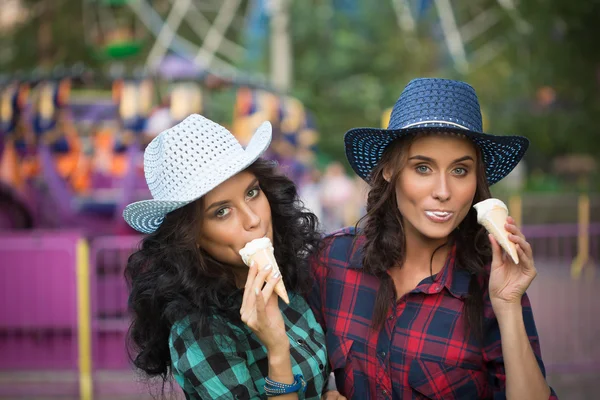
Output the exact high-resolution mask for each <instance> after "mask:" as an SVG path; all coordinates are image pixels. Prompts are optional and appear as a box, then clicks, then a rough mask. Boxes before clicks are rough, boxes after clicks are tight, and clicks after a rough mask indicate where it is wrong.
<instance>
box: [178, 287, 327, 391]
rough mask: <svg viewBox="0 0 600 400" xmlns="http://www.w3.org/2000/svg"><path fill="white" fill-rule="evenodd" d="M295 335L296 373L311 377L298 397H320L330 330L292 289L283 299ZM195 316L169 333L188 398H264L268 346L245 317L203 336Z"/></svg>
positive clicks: (292, 343) (292, 342) (292, 347)
mask: <svg viewBox="0 0 600 400" xmlns="http://www.w3.org/2000/svg"><path fill="white" fill-rule="evenodd" d="M279 307H280V309H281V312H282V315H283V319H284V321H285V325H286V327H287V335H288V337H289V339H290V353H291V360H292V372H293V373H294V375H295V374H302V375H303V376H304V379H305V380H306V383H307V387H306V392H305V393H302V392H300V393H298V394H299V398H300V399H302V398H305V399H319V398H320V396H321V393H322V392H323V390H324V388H325V386H326V384H327V378H328V376H329V367H328V364H327V350H326V348H325V335H324V334H323V329H322V328H321V326H320V325H319V323H318V322H317V321H316V320H315V317H314V315H313V313H312V311H311V310H310V308H309V306H308V304H307V303H306V301H305V300H304V298H302V297H301V296H299V295H295V294H292V293H290V304H289V305H286V304H285V303H283V302H282V301H280V302H279ZM194 322H195V321H194V319H193V317H186V318H184V319H183V320H181V321H178V322H176V323H175V324H173V327H172V328H171V335H170V337H169V347H170V349H171V360H172V366H173V375H174V377H175V380H176V381H177V383H179V385H180V386H181V387H182V388H183V391H184V393H185V396H186V398H187V399H206V400H209V399H210V400H225V399H263V398H266V395H265V391H264V388H263V386H264V384H265V377H266V376H267V375H268V372H269V366H268V360H267V351H266V348H265V347H264V346H263V345H262V344H261V343H260V341H259V340H258V338H257V337H256V335H254V333H252V331H251V330H250V329H249V328H248V327H247V326H246V325H245V324H244V323H243V322H241V321H240V322H232V321H228V322H227V329H228V331H229V332H228V334H226V335H224V334H220V335H214V336H205V337H199V335H198V334H197V333H196V332H197V330H196V329H193V328H192V325H193V324H194Z"/></svg>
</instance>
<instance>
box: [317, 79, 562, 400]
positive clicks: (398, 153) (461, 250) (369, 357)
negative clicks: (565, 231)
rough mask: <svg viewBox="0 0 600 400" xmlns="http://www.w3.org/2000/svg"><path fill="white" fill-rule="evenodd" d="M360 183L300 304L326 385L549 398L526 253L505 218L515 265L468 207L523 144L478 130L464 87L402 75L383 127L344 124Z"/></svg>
mask: <svg viewBox="0 0 600 400" xmlns="http://www.w3.org/2000/svg"><path fill="white" fill-rule="evenodd" d="M344 141H345V147H346V155H347V157H348V161H349V162H350V165H351V166H352V168H353V169H354V171H355V172H356V173H357V174H358V175H359V176H360V177H361V178H363V179H364V180H365V181H367V182H369V184H370V191H369V194H368V201H367V206H366V213H367V214H366V216H365V217H364V218H363V220H362V221H359V223H358V224H357V226H356V227H354V228H346V229H342V230H341V231H339V232H336V233H334V234H332V235H330V236H328V237H326V238H325V239H324V242H323V247H322V248H321V249H320V251H319V253H318V254H317V256H315V257H314V258H313V261H312V263H311V264H312V269H313V274H314V276H315V286H314V288H313V292H312V295H311V296H310V297H309V303H310V304H311V307H312V308H313V311H314V312H315V315H316V316H317V320H318V321H319V322H320V323H321V325H322V326H323V328H324V329H325V334H326V339H327V350H328V352H329V360H330V363H331V367H332V369H333V371H334V374H335V380H336V386H337V389H338V390H339V392H340V393H341V394H342V395H344V396H346V397H348V398H352V399H361V400H362V399H375V398H377V399H425V398H429V399H492V398H493V399H500V398H508V399H527V400H531V399H544V400H546V399H548V398H551V399H556V398H557V397H556V395H555V393H554V392H553V391H552V390H551V389H550V387H549V386H548V384H547V383H546V379H545V369H544V364H543V362H542V357H541V351H540V341H539V338H538V335H537V331H536V327H535V323H534V319H533V314H532V310H531V305H530V302H529V299H528V297H527V295H526V294H525V291H526V289H527V288H528V287H529V285H530V283H531V282H532V280H533V279H534V278H535V276H536V269H535V266H534V261H533V257H532V250H531V246H530V245H529V243H528V242H527V241H526V239H525V237H524V236H523V234H522V232H521V231H520V230H519V228H518V227H517V226H516V225H515V223H514V220H513V219H512V218H510V217H509V218H508V219H507V223H506V225H505V229H506V230H507V231H508V232H509V233H510V235H509V240H510V241H512V242H514V243H515V244H516V247H517V251H518V256H519V263H518V264H516V263H515V262H514V261H512V259H511V258H509V257H507V256H506V254H503V251H502V250H501V248H500V247H499V245H498V243H497V242H496V241H495V240H494V238H493V237H492V236H490V235H487V234H486V232H485V228H483V227H482V226H481V225H480V224H479V223H478V222H477V214H476V211H475V210H474V209H473V207H472V206H473V204H475V203H477V202H479V201H481V200H484V199H487V198H490V196H491V195H490V189H489V186H490V185H492V184H494V183H496V182H497V181H499V180H501V179H502V178H503V177H505V176H506V175H507V174H508V173H510V171H511V170H512V169H513V168H514V167H515V166H516V165H517V163H518V162H519V161H520V160H521V158H522V157H523V155H524V153H525V151H526V150H527V147H528V145H529V141H528V140H527V139H526V138H523V137H519V136H495V135H490V134H485V133H482V124H481V112H480V108H479V102H478V99H477V96H476V94H475V91H474V90H473V88H472V87H471V86H469V85H468V84H466V83H463V82H457V81H451V80H444V79H416V80H413V81H411V82H410V83H409V84H408V85H407V87H406V88H405V89H404V91H403V92H402V94H401V96H400V98H399V99H398V101H397V103H396V105H395V107H394V109H393V112H392V114H391V118H390V122H389V125H388V129H375V128H355V129H352V130H350V131H349V132H347V133H346V135H345V138H344Z"/></svg>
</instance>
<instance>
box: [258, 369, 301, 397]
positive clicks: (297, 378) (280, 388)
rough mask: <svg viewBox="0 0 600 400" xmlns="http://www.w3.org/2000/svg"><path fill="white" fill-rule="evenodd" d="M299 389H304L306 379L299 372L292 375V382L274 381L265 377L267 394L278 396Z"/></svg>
mask: <svg viewBox="0 0 600 400" xmlns="http://www.w3.org/2000/svg"><path fill="white" fill-rule="evenodd" d="M300 389H302V391H303V392H305V391H306V381H305V380H304V377H303V376H302V375H300V374H298V375H294V383H292V384H286V383H280V382H275V381H273V380H271V379H269V377H268V376H267V377H266V378H265V393H266V394H267V396H280V395H282V394H288V393H294V392H298V391H299V390H300Z"/></svg>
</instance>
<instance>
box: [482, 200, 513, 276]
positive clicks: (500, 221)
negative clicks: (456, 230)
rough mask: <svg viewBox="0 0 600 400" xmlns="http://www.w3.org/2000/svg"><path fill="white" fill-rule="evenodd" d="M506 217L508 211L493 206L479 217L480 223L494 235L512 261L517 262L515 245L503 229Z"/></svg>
mask: <svg viewBox="0 0 600 400" xmlns="http://www.w3.org/2000/svg"><path fill="white" fill-rule="evenodd" d="M507 217H508V212H507V211H506V210H505V209H503V208H500V207H495V208H493V209H491V210H489V211H488V212H487V213H485V215H484V216H483V218H482V219H481V225H483V226H484V227H485V229H486V230H487V231H488V232H489V233H491V234H492V235H493V236H494V238H495V239H496V241H497V242H498V244H499V245H500V247H502V248H503V249H504V251H506V252H507V253H508V255H509V256H510V258H512V260H513V261H514V263H515V264H518V263H519V256H518V255H517V246H516V245H515V244H514V243H513V242H511V241H510V240H509V239H508V235H509V233H508V232H507V231H506V229H504V224H505V223H506V218H507Z"/></svg>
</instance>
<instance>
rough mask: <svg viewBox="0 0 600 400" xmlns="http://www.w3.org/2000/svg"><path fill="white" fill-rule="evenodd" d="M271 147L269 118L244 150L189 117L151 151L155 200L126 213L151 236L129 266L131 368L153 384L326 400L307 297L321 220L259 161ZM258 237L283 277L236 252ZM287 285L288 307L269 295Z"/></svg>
mask: <svg viewBox="0 0 600 400" xmlns="http://www.w3.org/2000/svg"><path fill="white" fill-rule="evenodd" d="M270 142H271V125H270V124H269V123H268V122H265V123H263V124H262V125H261V126H260V127H259V128H258V129H257V131H256V132H255V134H254V136H253V137H252V139H251V140H250V142H249V144H248V146H247V147H246V148H245V149H244V148H242V146H241V145H240V143H239V142H238V141H237V140H236V139H235V137H234V136H233V135H232V134H231V133H230V132H229V131H227V130H226V129H225V128H223V127H222V126H220V125H218V124H216V123H214V122H212V121H210V120H208V119H206V118H204V117H202V116H200V115H191V116H189V117H188V118H186V119H185V120H183V122H181V123H179V124H177V125H175V126H174V127H173V128H171V129H168V130H166V131H165V132H163V133H161V134H159V135H158V136H157V137H156V138H155V139H154V140H153V141H152V142H151V143H150V144H149V145H148V147H147V148H146V150H145V153H144V170H145V175H146V180H147V183H148V186H149V188H150V191H151V193H152V196H153V199H152V200H145V201H141V202H136V203H133V204H130V205H129V206H128V207H127V208H126V209H125V211H124V213H123V215H124V218H125V220H126V221H127V222H128V223H129V225H131V226H132V227H133V228H134V229H136V230H138V231H140V232H142V233H145V234H147V236H146V237H145V238H144V239H143V240H142V242H141V246H140V249H139V250H138V251H136V252H135V253H133V254H132V255H131V256H130V258H129V260H128V264H127V267H126V271H125V276H126V279H127V281H128V284H129V287H130V290H131V292H130V297H129V306H130V310H131V313H132V317H133V319H132V323H131V327H130V330H129V341H130V346H131V357H132V361H133V364H134V365H135V366H136V367H137V368H139V369H140V370H142V371H144V372H145V373H146V374H147V375H148V376H150V377H153V376H159V377H162V378H163V380H165V381H166V380H167V379H169V378H170V376H171V375H173V377H174V378H175V380H176V381H177V383H178V384H179V385H180V386H181V387H182V389H183V391H184V393H185V396H186V398H188V399H231V398H236V399H255V398H263V397H264V396H265V395H267V394H270V395H273V396H277V398H281V399H297V398H306V399H319V398H320V397H321V394H322V392H323V389H324V387H325V385H326V383H327V378H328V376H329V369H328V364H327V360H326V348H325V338H324V334H323V331H322V329H321V327H320V326H319V324H318V323H317V322H316V320H315V317H314V315H313V313H312V311H311V310H310V308H309V306H308V304H307V302H306V301H305V299H304V297H303V296H302V295H303V294H305V293H307V291H308V290H309V289H310V286H311V281H310V272H309V268H308V260H307V257H308V254H309V253H310V252H311V251H312V250H313V248H315V247H316V246H317V244H318V241H319V238H320V236H319V234H318V232H317V230H316V226H317V220H316V217H315V216H314V214H312V213H311V212H309V211H308V210H306V209H304V208H303V207H302V205H301V203H300V201H299V198H298V194H297V192H296V188H295V186H294V184H293V183H292V182H291V181H290V180H289V179H288V178H286V177H284V176H283V175H281V174H280V173H279V171H278V170H276V169H275V166H274V164H273V163H272V162H270V161H266V160H264V159H262V158H260V157H261V156H262V155H263V154H264V152H265V151H266V150H267V148H268V146H269V144H270ZM263 237H267V238H269V239H270V240H271V242H272V243H273V245H274V249H275V250H274V252H275V258H276V260H277V263H278V265H279V269H280V272H279V271H277V270H276V268H272V267H271V266H267V267H264V268H263V269H261V270H260V271H258V269H257V266H256V265H255V264H253V265H251V266H250V268H249V267H248V266H246V265H245V264H244V262H243V261H242V258H241V257H240V255H239V250H240V249H242V248H243V247H244V246H245V245H246V243H248V242H250V241H252V240H254V239H258V238H263ZM280 280H283V281H284V282H285V286H286V288H287V290H288V293H289V300H290V302H289V304H286V303H285V302H283V301H279V299H278V296H277V295H276V294H274V295H272V293H273V288H274V286H275V284H276V283H277V282H278V281H280ZM265 281H266V284H265V285H264V287H263V284H264V282H265Z"/></svg>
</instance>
